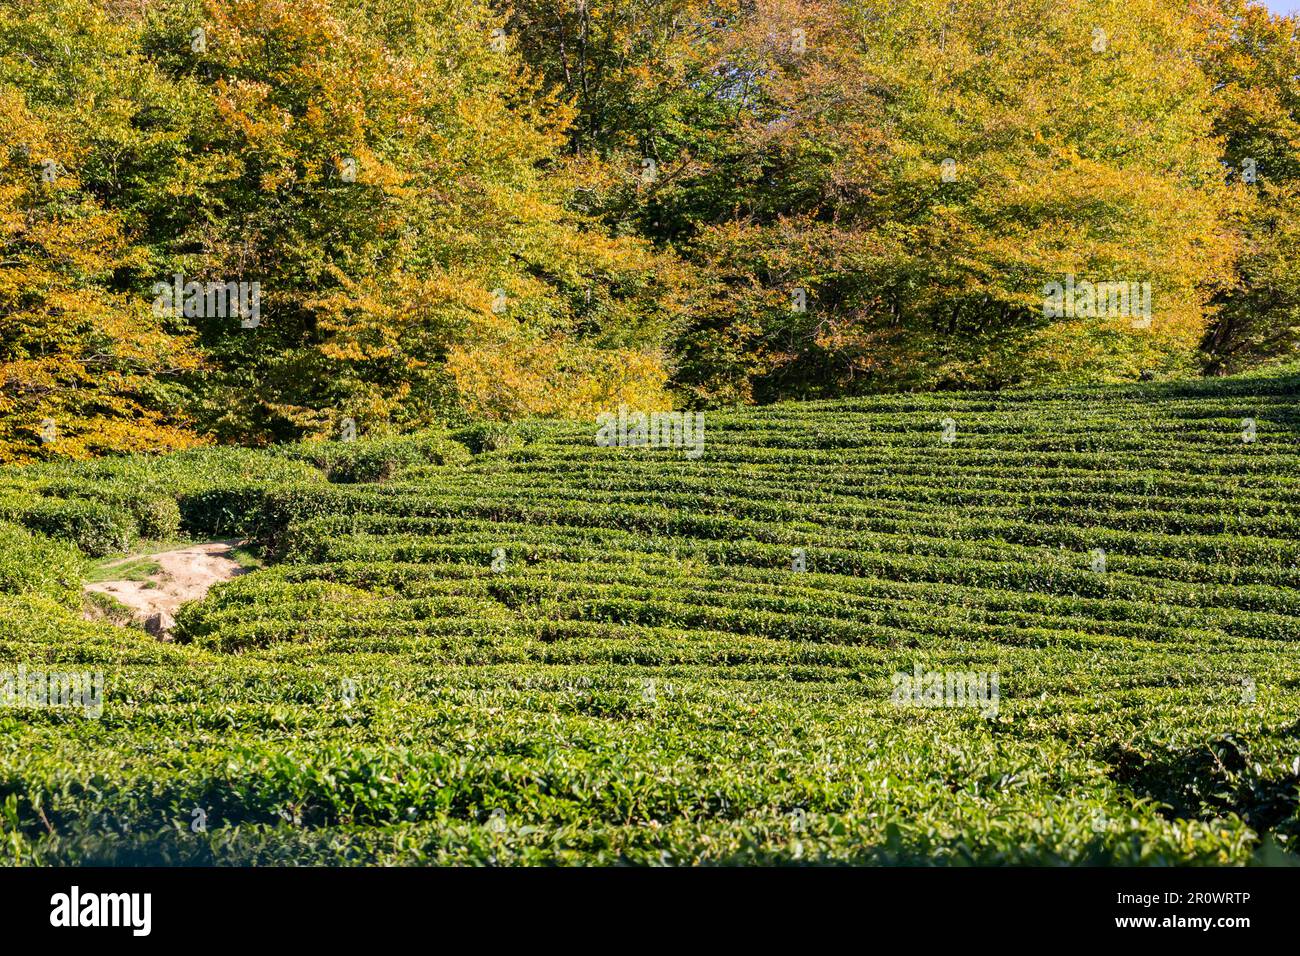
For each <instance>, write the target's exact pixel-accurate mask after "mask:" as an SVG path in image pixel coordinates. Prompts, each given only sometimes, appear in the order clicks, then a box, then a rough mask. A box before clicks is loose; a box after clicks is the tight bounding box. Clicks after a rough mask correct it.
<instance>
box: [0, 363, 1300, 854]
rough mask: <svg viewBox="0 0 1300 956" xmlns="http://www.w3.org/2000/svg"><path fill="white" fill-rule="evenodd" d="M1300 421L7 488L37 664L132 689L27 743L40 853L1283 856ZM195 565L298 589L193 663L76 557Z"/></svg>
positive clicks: (209, 636) (893, 416)
mask: <svg viewBox="0 0 1300 956" xmlns="http://www.w3.org/2000/svg"><path fill="white" fill-rule="evenodd" d="M1298 395H1300V373H1296V372H1290V373H1280V374H1273V375H1267V376H1254V377H1243V378H1236V379H1225V380H1222V381H1217V382H1207V383H1194V384H1188V385H1143V386H1135V387H1130V388H1122V389H1094V390H1080V391H1068V392H1067V391H1062V392H1050V393H1049V392H1037V393H1004V394H1000V395H986V394H953V395H924V396H921V395H903V396H893V397H887V398H879V399H872V400H855V401H838V402H822V403H813V404H804V405H780V406H774V407H770V408H765V409H746V410H741V411H735V412H729V413H718V414H713V413H708V414H707V415H706V417H705V421H704V441H703V444H702V446H701V447H700V449H699V451H700V454H699V456H698V457H692V455H693V454H694V453H693V452H692V454H691V455H688V454H687V451H689V449H684V448H649V447H631V448H629V447H623V448H620V447H602V446H600V445H598V444H597V443H596V441H595V435H596V426H595V425H593V424H587V425H571V424H565V425H558V424H548V425H530V426H528V427H526V428H515V429H511V430H501V431H500V432H499V433H495V434H489V433H485V432H483V431H479V432H474V433H464V434H460V435H457V436H421V437H417V438H412V439H403V440H390V441H387V442H375V443H368V442H359V443H356V444H355V445H333V446H312V447H299V448H291V449H282V450H279V451H274V452H250V451H237V450H208V451H199V452H186V453H182V454H179V455H174V456H168V457H164V458H154V459H150V458H134V459H121V460H109V461H103V462H99V463H94V464H88V465H64V466H46V467H40V468H29V469H22V470H8V471H0V518H3V519H7V520H8V521H9V522H11V523H12V524H11V525H0V530H2V529H3V528H5V527H10V528H11V531H10V537H9V538H6V539H4V540H6V541H10V542H13V543H11V544H10V545H9V550H10V557H9V559H8V563H6V559H3V558H0V670H5V669H11V670H12V669H15V668H17V667H18V666H19V665H24V666H25V667H26V668H27V669H28V670H29V671H32V670H37V669H40V668H44V669H45V670H47V671H100V672H102V674H103V676H104V688H105V689H104V699H103V711H102V716H99V717H98V718H94V717H87V716H86V715H84V714H82V713H80V712H77V711H76V710H73V709H69V708H58V707H43V708H30V707H22V708H20V707H10V708H0V831H2V832H0V837H2V838H3V839H0V847H3V849H0V861H3V862H11V863H12V862H20V863H30V862H100V863H123V862H141V861H148V862H175V863H180V862H214V861H215V862H227V863H238V862H260V863H286V862H348V863H365V862H379V861H383V862H400V863H443V862H469V861H495V862H499V863H515V862H562V863H576V862H616V861H621V860H622V861H632V862H638V863H696V862H800V863H810V862H873V863H899V862H901V863H919V862H937V863H964V862H972V861H973V862H1021V863H1045V862H1074V863H1246V862H1251V861H1252V860H1255V861H1260V860H1266V859H1277V858H1280V856H1279V854H1278V848H1279V847H1281V848H1283V849H1288V848H1292V847H1293V845H1294V843H1295V841H1296V840H1297V839H1298V838H1300V811H1298V809H1297V785H1298V783H1300V722H1298V721H1297V716H1298V715H1300V667H1298V666H1297V665H1300V657H1298V655H1297V652H1296V647H1297V643H1296V641H1297V637H1298V635H1300V630H1298V629H1297V624H1300V564H1298V562H1297V558H1298V556H1300V498H1298V497H1297V494H1296V492H1297V490H1298V489H1300V440H1298V439H1300V432H1298V430H1300V407H1298V406H1297V396H1298ZM453 439H459V440H458V441H457V440H453ZM467 446H468V447H467ZM375 479H382V480H375ZM13 525H22V526H25V527H26V528H27V529H30V530H31V531H34V532H37V533H38V534H37V535H36V536H31V535H27V534H26V533H25V532H23V531H20V530H19V529H18V528H16V527H13ZM178 530H179V531H181V532H184V533H185V534H186V535H188V536H190V537H195V538H199V537H215V536H220V535H235V534H239V535H249V536H253V537H254V538H256V539H257V540H259V541H260V542H261V543H262V545H263V546H264V548H265V549H266V552H267V555H268V557H270V558H273V559H275V560H276V561H277V562H278V563H274V564H272V565H271V566H270V567H267V568H266V569H263V570H259V571H255V572H253V573H250V574H246V575H243V576H242V577H239V578H237V579H235V580H234V581H231V582H229V583H226V584H223V585H220V586H218V587H217V588H216V589H214V591H213V592H212V594H211V595H210V596H209V597H208V598H207V599H206V600H205V601H203V602H202V603H200V604H195V605H190V606H188V607H187V608H184V609H182V611H181V613H180V615H179V620H178V631H177V638H178V640H177V643H175V644H162V643H158V642H156V641H153V640H152V639H150V638H148V637H147V636H146V635H144V634H143V633H142V632H139V631H136V630H131V629H125V630H123V629H116V628H114V627H112V626H110V625H108V624H105V623H92V622H87V621H82V620H80V619H79V616H78V610H77V604H78V600H79V597H78V595H77V590H78V586H77V581H76V579H75V577H76V575H75V571H74V570H69V569H68V568H69V567H70V565H68V562H73V563H74V564H75V556H70V555H69V553H68V549H67V548H66V547H65V546H63V545H61V544H60V543H59V542H57V541H49V540H46V538H45V535H46V534H49V535H53V536H55V537H63V538H68V539H71V540H74V541H77V542H78V543H79V544H80V545H81V546H82V548H83V550H86V551H89V552H97V553H111V552H113V551H114V550H115V549H116V550H121V549H125V548H127V547H129V546H130V543H131V541H132V539H133V538H135V537H139V536H144V537H156V538H162V537H167V536H168V535H174V534H175V533H176V532H177V531H178ZM22 549H26V551H25V552H24V553H25V554H27V555H29V557H27V558H24V557H23V556H22V555H21V554H19V552H20V551H21V550H22ZM56 559H57V561H62V562H64V564H61V565H59V567H60V568H62V570H61V571H60V572H59V573H57V574H53V573H52V574H46V575H31V574H23V573H19V571H17V570H14V569H15V568H19V567H25V566H27V565H30V564H32V563H33V562H36V563H38V564H40V565H41V566H43V567H44V566H50V567H53V566H54V564H55V563H56ZM65 565H66V566H65ZM6 568H9V570H8V571H6V570H5V569H6ZM0 676H2V675H0ZM954 678H958V679H957V680H956V683H954ZM907 681H916V682H918V683H919V684H920V685H922V687H923V688H925V690H924V691H923V693H922V696H921V699H920V700H913V699H912V698H911V697H909V696H907V695H906V694H902V695H900V693H899V688H900V687H906V686H907ZM936 681H937V683H936ZM963 682H965V685H966V686H967V687H968V688H974V687H975V686H976V685H977V684H978V686H979V688H980V690H979V694H978V695H977V696H975V697H972V696H969V695H968V696H967V697H966V698H965V699H961V698H960V697H958V698H957V699H955V700H954V696H953V695H954V693H956V692H957V690H959V688H960V685H961V684H962V683H963ZM936 688H939V691H938V692H937V693H939V694H942V695H944V696H938V697H934V698H930V697H927V696H926V695H927V694H930V693H931V691H935V689H936ZM972 693H974V692H973V691H972Z"/></svg>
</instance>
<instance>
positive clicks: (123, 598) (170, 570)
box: [86, 541, 249, 636]
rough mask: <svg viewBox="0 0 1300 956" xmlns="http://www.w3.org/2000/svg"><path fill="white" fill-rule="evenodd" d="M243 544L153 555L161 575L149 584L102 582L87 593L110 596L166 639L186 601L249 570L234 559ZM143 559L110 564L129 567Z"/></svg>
mask: <svg viewBox="0 0 1300 956" xmlns="http://www.w3.org/2000/svg"><path fill="white" fill-rule="evenodd" d="M242 543H243V542H240V541H210V542H207V543H206V544H194V545H189V546H188V547H184V548H177V549H176V550H174V551H160V552H158V553H157V554H151V555H149V556H148V557H149V560H151V561H154V562H156V563H157V564H158V571H157V573H155V574H153V575H151V576H150V577H149V578H148V579H147V580H145V581H100V582H98V583H96V584H87V585H86V590H87V591H97V592H99V593H101V594H107V595H108V596H109V597H111V598H113V599H114V600H116V601H118V602H119V603H121V604H124V605H126V606H127V607H129V608H131V609H132V610H133V611H135V613H136V617H138V618H139V619H140V620H142V621H144V622H145V625H146V627H147V628H148V630H149V631H150V632H151V633H154V634H158V635H159V636H165V635H166V634H167V633H168V632H169V631H170V630H171V628H172V625H173V623H174V622H173V617H174V616H175V614H176V609H177V608H178V607H180V606H181V605H182V604H184V603H185V602H186V601H197V600H200V599H201V598H203V597H204V596H205V595H206V594H207V593H208V590H209V589H210V588H211V587H212V586H213V585H214V584H219V583H220V582H222V581H229V580H230V579H231V578H234V577H238V576H239V575H241V574H244V573H245V572H246V571H248V570H249V569H248V568H245V567H242V566H241V565H240V564H239V562H237V561H235V560H234V558H233V557H232V556H231V555H232V553H233V552H234V550H235V548H236V547H238V546H239V545H240V544H242ZM138 560H139V556H132V557H128V558H123V559H122V560H121V561H116V562H114V563H113V564H110V565H108V566H107V567H108V568H110V569H111V568H112V567H113V566H114V565H116V564H123V565H125V564H128V563H131V562H135V561H138Z"/></svg>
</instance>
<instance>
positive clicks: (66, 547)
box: [0, 521, 84, 607]
mask: <svg viewBox="0 0 1300 956" xmlns="http://www.w3.org/2000/svg"><path fill="white" fill-rule="evenodd" d="M83 571H84V561H83V559H82V557H81V555H80V554H79V553H78V552H77V549H76V548H75V547H73V546H72V545H70V544H68V543H66V542H63V541H54V540H51V539H49V538H45V537H42V536H40V535H34V534H32V533H31V532H30V531H28V530H27V529H26V528H22V527H19V526H18V525H14V524H10V523H9V522H7V521H0V594H39V595H43V596H45V597H48V598H52V599H54V600H56V601H58V602H60V603H62V604H66V605H69V606H73V607H75V606H79V605H80V603H81V594H80V589H81V578H82V574H83Z"/></svg>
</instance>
